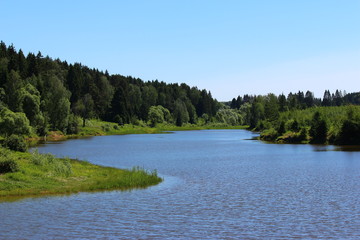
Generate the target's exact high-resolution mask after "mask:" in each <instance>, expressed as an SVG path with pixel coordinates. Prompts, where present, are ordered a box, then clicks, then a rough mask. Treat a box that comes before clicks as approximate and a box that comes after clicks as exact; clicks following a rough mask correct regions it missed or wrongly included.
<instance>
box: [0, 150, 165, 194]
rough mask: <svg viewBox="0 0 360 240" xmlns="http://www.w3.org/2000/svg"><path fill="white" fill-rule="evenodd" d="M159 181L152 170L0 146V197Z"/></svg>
mask: <svg viewBox="0 0 360 240" xmlns="http://www.w3.org/2000/svg"><path fill="white" fill-rule="evenodd" d="M161 181H162V179H161V178H160V177H158V176H157V173H156V171H154V172H148V171H145V170H143V169H140V168H133V169H131V170H122V169H116V168H110V167H102V166H98V165H93V164H90V163H88V162H85V161H78V160H71V159H59V158H55V157H54V156H53V155H50V154H39V153H37V152H34V153H20V152H13V151H9V150H7V149H4V148H0V200H1V199H5V198H6V197H12V196H35V195H45V194H63V193H76V192H87V191H99V190H116V189H117V190H127V189H133V188H144V187H148V186H151V185H155V184H158V183H160V182H161Z"/></svg>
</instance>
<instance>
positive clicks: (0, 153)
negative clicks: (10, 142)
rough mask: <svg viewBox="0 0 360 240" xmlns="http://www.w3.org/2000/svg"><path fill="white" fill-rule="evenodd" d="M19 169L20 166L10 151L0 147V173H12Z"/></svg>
mask: <svg viewBox="0 0 360 240" xmlns="http://www.w3.org/2000/svg"><path fill="white" fill-rule="evenodd" d="M19 170H20V167H19V165H18V163H17V162H16V161H15V159H14V157H13V156H12V155H11V153H10V151H9V150H7V149H4V148H1V147H0V174H4V173H13V172H17V171H19Z"/></svg>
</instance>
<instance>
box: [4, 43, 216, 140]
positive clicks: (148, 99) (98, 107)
mask: <svg viewBox="0 0 360 240" xmlns="http://www.w3.org/2000/svg"><path fill="white" fill-rule="evenodd" d="M220 106H221V104H220V103H219V102H217V100H216V99H214V98H213V97H212V95H211V92H210V91H207V90H205V89H203V90H200V89H198V88H197V87H190V86H188V85H186V84H184V83H182V84H167V83H165V82H160V81H158V80H155V81H147V82H145V81H143V80H141V79H139V78H134V77H131V76H123V75H119V74H113V75H110V74H109V73H108V72H107V71H105V72H103V71H99V70H98V69H90V68H89V67H87V66H84V65H82V64H81V63H74V64H68V63H67V62H66V61H61V60H60V59H52V58H50V57H49V56H46V57H44V56H43V55H42V54H41V52H38V53H37V54H36V55H35V54H34V53H28V54H27V56H25V55H24V53H23V52H22V50H21V49H20V50H19V51H17V50H16V49H15V47H14V46H13V45H10V46H6V44H5V43H4V42H2V41H1V43H0V134H1V135H3V136H9V135H11V134H17V135H30V134H37V135H40V136H43V135H45V134H46V133H47V132H48V131H49V130H60V131H62V132H64V133H76V131H77V122H78V121H77V118H79V117H81V118H82V119H83V121H82V124H83V125H85V120H86V119H88V118H98V119H101V120H105V121H111V122H117V123H119V124H120V125H121V124H126V123H132V124H137V123H138V122H139V121H144V122H148V121H149V122H150V123H151V124H156V123H157V122H164V121H167V122H169V123H173V124H176V125H178V126H181V125H183V124H186V123H192V124H196V123H197V122H198V120H199V119H201V118H204V119H207V118H212V117H214V116H215V115H216V112H217V111H218V109H219V108H220Z"/></svg>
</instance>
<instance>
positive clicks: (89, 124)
mask: <svg viewBox="0 0 360 240" xmlns="http://www.w3.org/2000/svg"><path fill="white" fill-rule="evenodd" d="M247 128H248V126H228V125H225V124H219V123H213V124H206V125H196V124H184V125H183V126H181V127H179V126H176V125H173V124H157V125H156V126H155V127H149V126H148V125H146V124H141V123H140V124H138V125H133V124H124V125H119V124H116V123H112V122H104V121H100V120H96V119H91V120H87V121H86V126H85V127H79V129H78V133H76V134H68V135H65V134H63V133H62V132H60V131H52V132H49V133H48V135H47V136H46V137H32V138H28V141H29V142H32V145H34V144H35V145H36V142H38V141H44V140H45V141H63V140H67V139H74V138H82V137H91V136H105V135H126V134H156V133H164V132H169V131H191V130H207V129H247Z"/></svg>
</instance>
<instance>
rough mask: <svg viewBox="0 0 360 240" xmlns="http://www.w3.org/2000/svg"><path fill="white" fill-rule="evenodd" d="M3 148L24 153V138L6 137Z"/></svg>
mask: <svg viewBox="0 0 360 240" xmlns="http://www.w3.org/2000/svg"><path fill="white" fill-rule="evenodd" d="M4 145H5V147H7V148H9V149H11V150H14V151H19V152H26V151H27V145H26V142H25V139H24V137H22V136H19V135H15V134H12V135H10V137H7V138H6V139H5V141H4Z"/></svg>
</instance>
